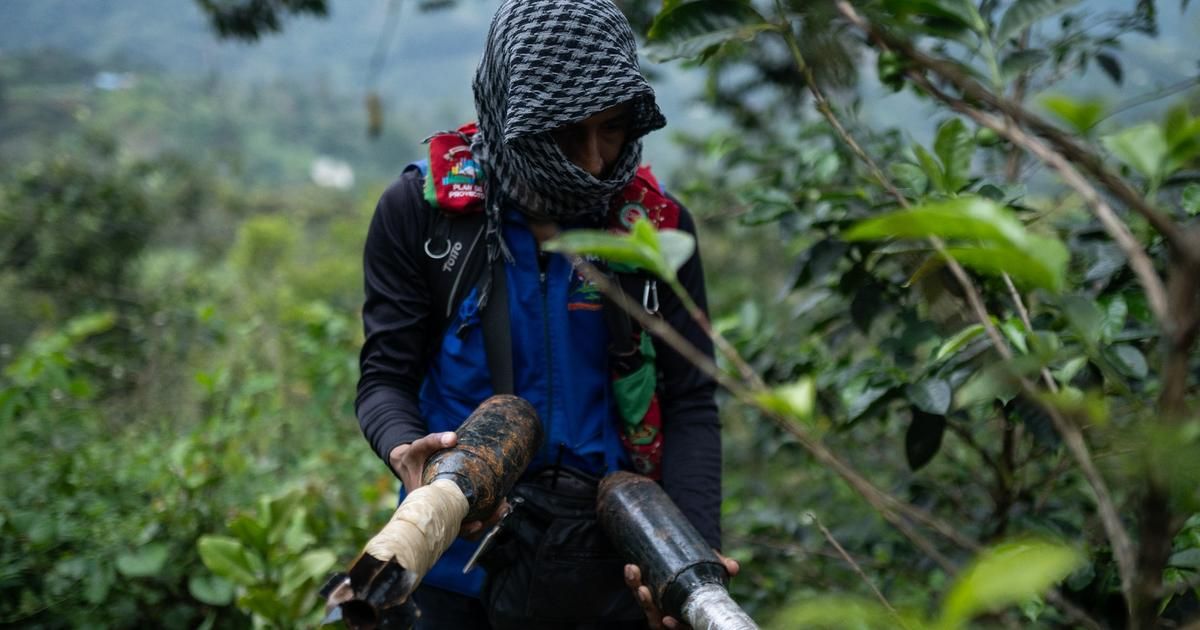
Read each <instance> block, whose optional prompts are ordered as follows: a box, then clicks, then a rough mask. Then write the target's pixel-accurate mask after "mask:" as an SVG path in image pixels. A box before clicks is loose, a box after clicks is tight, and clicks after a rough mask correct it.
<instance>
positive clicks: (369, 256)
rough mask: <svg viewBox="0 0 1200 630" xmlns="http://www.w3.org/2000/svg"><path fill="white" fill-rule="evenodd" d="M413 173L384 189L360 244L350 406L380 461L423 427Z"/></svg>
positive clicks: (420, 231)
mask: <svg viewBox="0 0 1200 630" xmlns="http://www.w3.org/2000/svg"><path fill="white" fill-rule="evenodd" d="M423 203H424V201H423V199H422V198H421V192H420V180H419V175H417V174H416V173H414V172H409V173H405V174H404V175H402V176H401V177H400V179H398V180H397V181H396V182H395V183H393V184H392V186H391V187H390V188H388V189H387V191H385V192H384V193H383V196H382V197H381V198H380V199H379V204H378V205H377V206H376V207H375V216H374V217H373V218H372V219H371V227H370V229H369V230H368V232H367V242H366V246H365V247H364V249H363V278H364V290H365V293H366V299H365V301H364V303H363V312H362V318H363V333H364V336H365V340H364V342H363V347H362V353H361V354H360V355H359V368H360V370H361V375H360V376H359V380H358V396H357V398H356V399H355V405H354V407H355V412H356V415H357V416H358V424H359V427H360V428H361V429H362V432H363V436H364V437H366V438H367V441H368V442H370V443H371V447H372V448H373V449H375V452H376V453H377V454H378V455H379V457H380V459H382V460H383V461H384V463H387V462H388V453H390V452H391V450H392V449H393V448H395V447H397V446H399V445H401V444H406V443H408V442H412V441H413V440H415V439H417V438H420V437H423V436H424V435H425V434H426V433H427V429H426V425H425V421H424V419H422V417H421V412H420V408H419V406H418V403H417V400H418V398H417V397H418V391H419V389H420V386H421V380H422V379H423V378H424V372H425V366H426V364H427V361H428V349H427V341H428V339H429V338H430V335H431V332H432V329H433V327H434V323H433V318H432V317H431V308H430V298H429V296H430V291H429V288H428V286H427V280H426V274H425V259H424V253H423V249H422V248H423V239H422V235H424V234H426V233H427V230H428V227H429V226H428V222H429V220H430V215H431V213H429V212H425V211H424V210H425V207H424V206H423Z"/></svg>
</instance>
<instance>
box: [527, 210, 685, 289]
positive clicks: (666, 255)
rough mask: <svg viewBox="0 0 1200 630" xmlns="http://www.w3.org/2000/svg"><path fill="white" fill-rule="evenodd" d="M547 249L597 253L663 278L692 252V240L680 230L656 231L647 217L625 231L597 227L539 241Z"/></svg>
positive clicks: (585, 254) (615, 261)
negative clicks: (598, 228) (616, 231)
mask: <svg viewBox="0 0 1200 630" xmlns="http://www.w3.org/2000/svg"><path fill="white" fill-rule="evenodd" d="M542 248H543V249H545V250H547V251H557V252H563V251H565V252H572V253H574V254H578V255H581V256H598V257H600V258H603V259H605V260H607V261H609V262H610V263H617V264H620V265H629V266H632V267H639V268H642V269H645V270H647V271H649V272H651V273H653V274H655V275H657V276H658V277H660V278H663V279H664V280H668V281H670V280H674V279H675V272H676V271H677V270H678V269H679V268H680V267H682V266H683V264H684V263H686V262H687V261H688V259H690V258H691V257H692V254H693V253H694V252H695V251H696V239H695V237H693V236H692V235H691V234H688V233H687V232H683V231H681V230H672V229H665V230H656V229H655V228H654V224H653V223H652V222H650V221H649V220H648V219H644V218H643V219H638V220H637V221H636V222H635V223H634V224H633V227H632V228H631V229H630V231H629V234H624V235H619V234H612V233H610V232H606V231H601V230H570V231H568V232H564V233H563V234H561V235H559V236H557V237H555V238H553V239H550V240H549V241H546V242H545V243H543V244H542Z"/></svg>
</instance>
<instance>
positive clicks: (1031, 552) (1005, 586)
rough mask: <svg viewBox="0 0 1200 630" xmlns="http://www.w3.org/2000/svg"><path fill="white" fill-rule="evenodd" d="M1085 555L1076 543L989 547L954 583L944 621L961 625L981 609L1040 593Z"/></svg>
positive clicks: (947, 625)
mask: <svg viewBox="0 0 1200 630" xmlns="http://www.w3.org/2000/svg"><path fill="white" fill-rule="evenodd" d="M1085 560H1086V559H1085V557H1084V555H1083V554H1081V553H1079V552H1078V551H1076V550H1075V549H1072V548H1071V547H1068V546H1066V545H1062V544H1057V543H1050V542H1044V541H1037V540H1027V541H1017V542H1010V543H1005V544H1001V545H998V546H996V547H992V548H991V549H987V550H985V551H983V552H982V553H981V554H980V555H979V556H978V557H977V558H976V559H975V561H974V563H972V565H971V566H970V567H969V568H967V570H966V571H964V572H963V573H962V575H961V576H960V577H959V578H958V580H957V581H956V582H955V584H954V586H953V587H951V589H950V592H949V594H948V595H947V596H946V600H945V602H944V603H943V604H942V616H941V619H940V622H939V624H938V625H939V627H941V628H958V627H961V626H962V625H963V624H964V623H965V622H967V621H968V620H970V619H971V618H972V617H974V616H976V615H978V614H980V613H984V612H990V611H996V610H1000V609H1002V608H1005V607H1007V606H1011V605H1014V604H1020V603H1023V602H1025V601H1027V600H1029V599H1032V598H1034V597H1037V596H1038V595H1040V594H1042V593H1044V592H1045V591H1046V590H1047V589H1049V588H1050V587H1052V586H1054V585H1055V584H1056V583H1058V582H1059V581H1061V580H1062V579H1063V578H1065V577H1066V576H1068V575H1070V573H1071V572H1072V571H1074V570H1075V569H1076V568H1077V567H1079V566H1081V565H1082V564H1083V563H1084V562H1085Z"/></svg>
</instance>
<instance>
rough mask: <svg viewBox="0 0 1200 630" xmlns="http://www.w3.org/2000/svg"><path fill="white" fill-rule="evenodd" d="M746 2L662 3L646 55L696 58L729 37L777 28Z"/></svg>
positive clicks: (656, 58)
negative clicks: (667, 4)
mask: <svg viewBox="0 0 1200 630" xmlns="http://www.w3.org/2000/svg"><path fill="white" fill-rule="evenodd" d="M776 28H778V27H776V26H775V25H774V24H772V23H770V22H768V21H767V19H766V18H765V17H763V16H762V14H760V13H759V12H758V11H756V10H755V9H754V7H752V6H751V5H750V4H749V3H748V2H736V1H732V0H699V1H697V2H685V3H682V4H677V5H673V6H664V7H663V11H662V12H661V13H659V14H658V16H657V17H655V18H654V23H653V24H652V25H651V26H650V32H649V33H648V35H647V39H648V40H649V42H650V45H649V46H647V47H646V49H645V53H646V56H647V57H649V58H650V59H652V60H654V61H667V60H670V59H680V58H683V59H695V58H697V57H700V56H702V55H704V54H707V53H711V51H712V50H713V49H715V48H716V47H718V46H720V45H721V44H724V43H726V42H730V41H750V40H751V39H754V37H755V36H757V35H758V34H759V33H761V32H763V31H768V30H773V29H776Z"/></svg>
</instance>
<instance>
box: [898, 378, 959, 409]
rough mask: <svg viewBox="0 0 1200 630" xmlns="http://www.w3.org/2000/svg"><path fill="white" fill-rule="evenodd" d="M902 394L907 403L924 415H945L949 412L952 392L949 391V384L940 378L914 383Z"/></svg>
mask: <svg viewBox="0 0 1200 630" xmlns="http://www.w3.org/2000/svg"><path fill="white" fill-rule="evenodd" d="M904 392H905V395H906V396H907V397H908V402H910V403H912V404H913V406H915V407H916V408H917V409H920V410H921V411H924V412H925V413H931V414H937V415H946V412H947V411H949V410H950V399H951V398H952V396H953V392H952V391H951V389H950V383H947V382H946V381H944V380H942V379H940V378H931V379H926V380H924V381H921V382H920V383H914V384H912V385H909V386H908V387H907V388H905V390H904Z"/></svg>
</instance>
